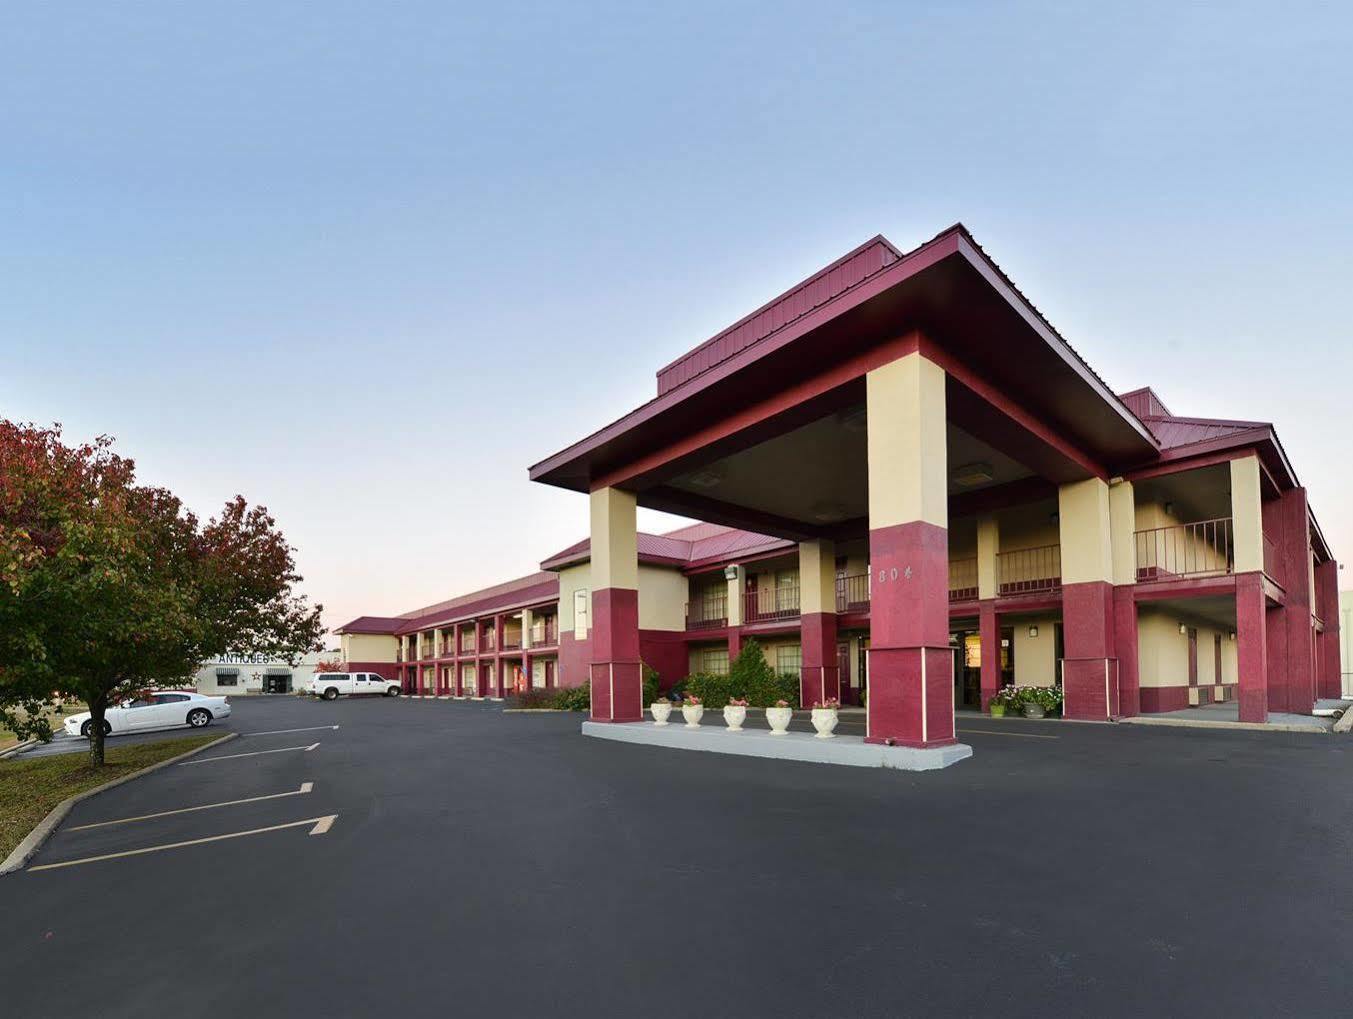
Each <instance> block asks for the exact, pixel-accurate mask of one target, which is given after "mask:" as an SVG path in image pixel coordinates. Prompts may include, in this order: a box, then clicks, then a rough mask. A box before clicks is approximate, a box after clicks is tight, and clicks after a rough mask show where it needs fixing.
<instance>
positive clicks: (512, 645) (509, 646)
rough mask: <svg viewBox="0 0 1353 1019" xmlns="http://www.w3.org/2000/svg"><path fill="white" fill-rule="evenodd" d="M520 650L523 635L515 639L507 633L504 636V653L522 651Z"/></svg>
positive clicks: (518, 635)
mask: <svg viewBox="0 0 1353 1019" xmlns="http://www.w3.org/2000/svg"><path fill="white" fill-rule="evenodd" d="M520 649H521V634H520V633H519V634H517V635H516V636H515V637H514V636H513V635H512V634H510V633H505V634H503V650H504V651H517V650H520Z"/></svg>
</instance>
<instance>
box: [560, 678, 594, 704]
mask: <svg viewBox="0 0 1353 1019" xmlns="http://www.w3.org/2000/svg"><path fill="white" fill-rule="evenodd" d="M554 706H555V707H556V708H559V709H560V710H561V711H591V710H592V685H591V684H590V683H583V684H582V685H581V686H563V687H560V688H559V689H558V690H556V691H554Z"/></svg>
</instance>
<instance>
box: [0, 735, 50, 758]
mask: <svg viewBox="0 0 1353 1019" xmlns="http://www.w3.org/2000/svg"><path fill="white" fill-rule="evenodd" d="M41 742H42V741H41V740H36V739H30V740H25V741H24V742H22V743H16V744H15V745H14V746H12V747H9V748H7V749H5V750H0V761H3V760H5V759H6V758H8V757H13V756H14V755H15V754H21V753H23V752H24V751H25V750H27V749H28V748H29V747H31V746H34V745H35V744H37V743H41Z"/></svg>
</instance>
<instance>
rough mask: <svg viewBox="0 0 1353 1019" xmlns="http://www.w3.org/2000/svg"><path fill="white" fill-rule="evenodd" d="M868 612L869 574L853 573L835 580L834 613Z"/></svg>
mask: <svg viewBox="0 0 1353 1019" xmlns="http://www.w3.org/2000/svg"><path fill="white" fill-rule="evenodd" d="M868 610H869V574H868V573H855V574H851V575H849V576H845V577H837V578H836V611H837V612H867V611H868Z"/></svg>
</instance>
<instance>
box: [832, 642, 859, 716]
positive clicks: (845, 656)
mask: <svg viewBox="0 0 1353 1019" xmlns="http://www.w3.org/2000/svg"><path fill="white" fill-rule="evenodd" d="M836 671H837V675H839V676H840V677H841V703H842V704H859V703H860V699H859V697H857V696H856V695H855V688H854V687H853V686H851V685H850V641H846V640H842V641H838V642H837V644H836Z"/></svg>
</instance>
